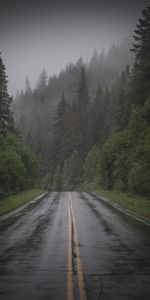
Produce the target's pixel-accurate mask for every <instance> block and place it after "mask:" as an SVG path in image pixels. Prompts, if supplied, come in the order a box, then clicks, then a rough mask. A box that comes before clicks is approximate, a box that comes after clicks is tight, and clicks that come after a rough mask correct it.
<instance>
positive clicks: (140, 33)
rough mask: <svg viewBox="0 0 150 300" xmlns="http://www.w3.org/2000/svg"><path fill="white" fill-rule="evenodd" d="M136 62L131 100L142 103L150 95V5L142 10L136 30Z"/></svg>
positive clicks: (134, 47)
mask: <svg viewBox="0 0 150 300" xmlns="http://www.w3.org/2000/svg"><path fill="white" fill-rule="evenodd" d="M134 39H135V44H134V46H133V49H132V51H133V52H134V53H135V64H134V70H133V78H132V82H131V84H132V85H131V97H132V99H131V101H132V103H135V104H141V105H143V103H144V102H145V101H146V99H147V97H148V96H149V95H150V5H149V6H147V7H146V8H145V9H144V10H143V11H142V18H140V19H139V23H138V24H137V29H136V30H135V35H134Z"/></svg>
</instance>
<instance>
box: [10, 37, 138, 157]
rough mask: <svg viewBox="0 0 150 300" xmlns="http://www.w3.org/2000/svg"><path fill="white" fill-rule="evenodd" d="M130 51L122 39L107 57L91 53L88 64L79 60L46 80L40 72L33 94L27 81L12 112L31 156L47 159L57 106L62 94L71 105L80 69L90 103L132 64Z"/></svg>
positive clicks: (105, 54)
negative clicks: (82, 69)
mask: <svg viewBox="0 0 150 300" xmlns="http://www.w3.org/2000/svg"><path fill="white" fill-rule="evenodd" d="M130 47H131V43H130V41H129V40H128V39H124V40H123V41H122V42H121V43H120V44H117V45H116V44H113V45H112V47H111V48H110V50H109V51H108V53H105V52H104V51H102V52H101V53H100V54H99V53H97V51H96V50H94V53H93V56H92V58H91V60H90V61H89V62H87V63H84V62H83V60H82V58H80V59H79V60H78V61H77V63H75V64H73V63H70V64H68V65H67V67H66V69H65V70H62V71H61V72H60V74H59V75H58V76H51V77H50V78H48V76H47V75H46V72H45V70H43V71H42V73H41V75H40V77H39V81H38V84H37V86H36V88H35V89H34V90H32V89H31V87H30V83H29V80H28V79H27V80H26V90H25V91H24V92H23V91H21V92H18V94H17V96H16V99H15V102H14V104H13V111H14V116H15V120H16V123H17V126H18V128H19V130H20V133H21V135H22V138H23V140H24V142H25V143H27V144H28V145H29V146H30V148H31V149H32V150H33V151H34V153H36V154H37V155H39V156H40V157H42V158H43V159H45V158H47V157H49V156H50V152H51V151H52V149H51V148H52V140H53V124H54V123H55V116H56V111H57V107H58V104H59V103H60V101H61V98H62V94H64V95H65V98H66V101H67V103H70V104H71V103H72V102H73V101H74V99H75V97H76V93H77V89H78V82H79V80H80V71H81V68H82V66H83V65H85V67H86V73H87V77H88V89H89V97H90V99H91V100H93V99H94V98H95V96H96V93H97V88H98V86H99V85H101V86H102V88H103V89H104V90H105V88H106V87H111V85H112V84H113V82H115V80H116V78H118V77H119V76H120V74H121V72H122V70H123V69H124V68H125V67H126V66H127V64H132V60H133V58H132V55H131V53H130V51H129V48H130ZM89 126H90V125H89Z"/></svg>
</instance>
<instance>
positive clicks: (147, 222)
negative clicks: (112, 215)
mask: <svg viewBox="0 0 150 300" xmlns="http://www.w3.org/2000/svg"><path fill="white" fill-rule="evenodd" d="M91 194H93V195H94V196H96V197H97V198H99V199H100V200H102V201H104V202H105V203H107V204H108V205H110V206H111V207H114V208H115V209H117V210H119V211H120V212H122V213H124V214H126V215H128V216H130V217H132V218H134V219H136V220H137V221H139V222H142V223H144V224H145V225H148V226H150V219H148V218H145V217H143V216H141V215H139V214H137V213H135V212H132V211H130V210H128V209H126V208H124V207H122V206H120V205H118V204H117V203H114V202H112V200H110V199H108V198H106V197H104V196H102V195H100V194H97V193H91Z"/></svg>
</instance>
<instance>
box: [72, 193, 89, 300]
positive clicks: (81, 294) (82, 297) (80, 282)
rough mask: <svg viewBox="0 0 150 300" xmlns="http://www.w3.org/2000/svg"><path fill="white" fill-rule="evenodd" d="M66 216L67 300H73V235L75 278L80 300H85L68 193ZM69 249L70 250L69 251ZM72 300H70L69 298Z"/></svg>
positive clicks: (74, 223) (75, 231) (76, 238)
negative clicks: (67, 229)
mask: <svg viewBox="0 0 150 300" xmlns="http://www.w3.org/2000/svg"><path fill="white" fill-rule="evenodd" d="M68 214H69V252H68V293H67V294H68V298H67V299H68V300H72V299H74V296H73V263H72V262H73V257H72V254H73V251H72V239H73V235H74V245H75V254H76V261H77V276H78V286H79V293H80V300H87V297H86V291H85V284H84V276H83V269H82V264H81V258H80V250H79V242H78V236H77V229H76V222H75V216H74V211H73V206H72V193H70V192H68ZM70 248H71V249H70ZM70 296H71V297H72V298H71V297H70Z"/></svg>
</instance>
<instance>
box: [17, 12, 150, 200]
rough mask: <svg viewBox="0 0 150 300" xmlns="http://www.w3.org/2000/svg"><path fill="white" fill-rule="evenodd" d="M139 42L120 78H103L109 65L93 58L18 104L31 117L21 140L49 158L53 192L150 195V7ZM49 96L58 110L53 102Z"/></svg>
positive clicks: (139, 29)
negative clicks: (98, 188) (92, 189)
mask: <svg viewBox="0 0 150 300" xmlns="http://www.w3.org/2000/svg"><path fill="white" fill-rule="evenodd" d="M134 38H135V44H134V46H133V52H134V53H135V62H134V66H133V67H131V66H126V67H125V66H124V71H122V73H121V75H120V77H119V76H118V75H119V74H120V72H119V73H118V74H117V76H118V79H116V80H115V78H116V76H114V74H113V76H112V73H113V69H111V71H112V72H111V71H110V69H109V72H108V74H107V75H108V77H109V76H110V77H111V79H112V78H113V80H110V81H109V80H108V77H107V80H104V78H105V74H106V73H107V67H108V65H107V64H102V63H101V64H98V61H100V58H98V61H97V54H96V53H94V56H93V58H92V60H91V61H92V62H90V63H89V64H88V65H86V66H85V65H84V64H83V62H82V61H81V60H80V62H79V63H78V64H77V65H76V66H69V68H70V69H69V71H68V72H66V73H65V75H66V76H64V73H63V74H60V77H59V79H60V78H61V80H58V78H56V77H54V78H51V79H50V81H49V83H48V84H46V85H45V84H44V85H45V87H46V88H43V89H41V87H40V90H38V87H37V88H36V89H35V90H34V91H31V90H30V89H28V94H27V90H26V92H25V95H24V94H22V97H23V102H19V104H18V105H20V106H21V105H22V104H21V103H23V108H24V110H25V111H26V113H24V114H22V116H21V118H20V120H19V124H20V127H21V130H22V133H23V137H24V139H25V140H26V141H28V143H29V144H30V146H31V147H32V149H34V151H35V152H36V153H37V154H38V155H40V156H41V157H42V159H43V158H44V159H45V169H44V172H43V173H46V176H45V178H44V181H43V184H45V185H46V186H48V187H49V188H50V189H51V190H74V189H77V188H78V187H79V186H81V185H82V187H83V188H84V187H85V186H86V185H88V184H90V183H91V182H94V183H95V184H96V185H102V186H103V187H105V188H107V189H111V188H118V189H121V190H124V191H128V190H131V191H133V192H135V193H139V194H146V195H148V194H150V187H149V182H150V171H149V170H150V52H149V49H150V6H148V7H146V8H145V9H144V11H143V12H142V18H141V19H139V23H138V24H137V29H136V30H135V36H134ZM117 55H118V54H117ZM90 64H92V67H91V69H90V72H89V66H90ZM97 65H98V66H99V67H98V68H97ZM126 65H127V64H126ZM94 66H95V67H94ZM79 70H80V72H79ZM100 74H101V75H100ZM102 74H103V75H102ZM115 74H116V73H115ZM69 75H70V76H69ZM45 80H46V77H45ZM60 82H61V84H62V83H63V84H62V86H60V85H59V84H60ZM106 82H107V84H106ZM110 83H111V84H110ZM76 86H78V88H77V92H76V94H74V91H75V90H76V88H75V87H76ZM62 87H64V88H63V89H62ZM67 87H68V88H67ZM93 91H94V92H93ZM63 92H64V93H63ZM60 93H61V94H62V99H61V101H60V103H59V104H58V107H57V110H56V102H57V103H58V99H59V97H57V96H58V95H59V96H60ZM39 94H40V97H39ZM52 94H53V97H52V98H53V99H54V102H53V104H54V105H52V103H50V101H48V98H49V96H50V95H52ZM56 95H57V96H56ZM55 97H56V98H57V101H56V102H55ZM25 101H26V103H25ZM33 103H34V104H33ZM35 103H36V105H35ZM18 107H19V106H18ZM45 107H46V111H45ZM50 110H51V113H50ZM52 115H53V116H54V118H52ZM29 116H30V117H31V119H30V117H29ZM27 120H29V130H26V126H27V127H28V125H27ZM33 120H34V121H35V120H36V122H33ZM33 124H34V125H33Z"/></svg>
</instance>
